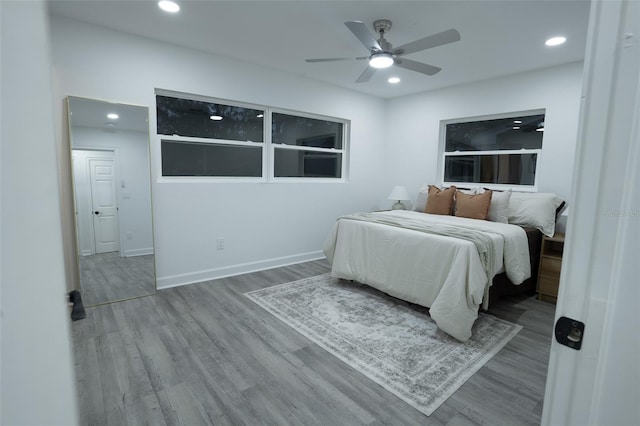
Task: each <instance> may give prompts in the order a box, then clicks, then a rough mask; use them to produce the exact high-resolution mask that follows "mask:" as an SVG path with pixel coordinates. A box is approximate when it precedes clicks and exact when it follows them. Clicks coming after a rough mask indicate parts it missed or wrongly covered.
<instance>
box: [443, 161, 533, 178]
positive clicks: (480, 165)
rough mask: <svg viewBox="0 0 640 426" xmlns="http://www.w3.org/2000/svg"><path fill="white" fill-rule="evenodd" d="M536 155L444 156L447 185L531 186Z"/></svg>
mask: <svg viewBox="0 0 640 426" xmlns="http://www.w3.org/2000/svg"><path fill="white" fill-rule="evenodd" d="M536 161H537V155H536V154H503V155H450V156H445V162H444V180H445V181H446V182H474V183H495V184H506V185H533V184H534V183H535V177H536Z"/></svg>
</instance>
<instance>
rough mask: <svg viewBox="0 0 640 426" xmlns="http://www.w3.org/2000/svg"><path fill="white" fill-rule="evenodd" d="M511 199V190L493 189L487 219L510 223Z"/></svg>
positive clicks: (482, 190)
mask: <svg viewBox="0 0 640 426" xmlns="http://www.w3.org/2000/svg"><path fill="white" fill-rule="evenodd" d="M483 192H484V189H482V188H480V189H479V190H478V191H477V193H478V194H482V193H483ZM510 200H511V190H510V189H508V190H506V191H493V194H491V204H489V213H488V214H487V220H490V221H492V222H500V223H509V201H510Z"/></svg>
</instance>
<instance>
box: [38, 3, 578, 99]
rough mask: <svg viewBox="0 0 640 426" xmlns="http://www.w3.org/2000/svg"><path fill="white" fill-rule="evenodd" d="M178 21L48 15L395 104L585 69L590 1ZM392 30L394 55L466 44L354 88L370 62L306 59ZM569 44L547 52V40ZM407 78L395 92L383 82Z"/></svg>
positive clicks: (121, 11)
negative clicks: (378, 25) (429, 72)
mask: <svg viewBox="0 0 640 426" xmlns="http://www.w3.org/2000/svg"><path fill="white" fill-rule="evenodd" d="M178 3H179V4H180V6H181V10H180V12H179V13H177V14H174V15H171V14H168V13H166V12H163V11H162V10H160V9H159V8H158V7H157V5H156V1H155V0H133V1H123V0H84V1H77V0H72V1H68V0H52V1H51V6H50V7H51V13H53V14H58V15H63V16H67V17H70V18H75V19H78V20H82V21H86V22H89V23H93V24H96V25H101V26H104V27H108V28H113V29H116V30H120V31H124V32H128V33H132V34H138V35H141V36H145V37H149V38H153V39H157V40H161V41H164V42H168V43H173V44H177V45H181V46H187V47H191V48H194V49H198V50H203V51H208V52H211V53H215V54H218V55H224V56H228V57H233V58H237V59H240V60H242V61H245V62H248V63H255V64H259V65H263V66H266V67H270V68H275V69H279V70H282V71H286V72H289V73H293V74H296V75H301V76H305V77H308V78H312V79H316V80H320V81H324V82H327V83H331V84H335V85H338V86H341V87H345V88H348V89H352V90H357V91H360V92H363V93H366V94H369V95H373V96H377V97H382V98H392V97H396V96H403V95H408V94H413V93H418V92H424V91H428V90H433V89H436V88H441V87H446V86H452V85H457V84H462V83H467V82H471V81H479V80H484V79H487V78H492V77H499V76H503V75H507V74H513V73H518V72H523V71H527V70H533V69H539V68H545V67H550V66H554V65H560V64H563V63H569V62H575V61H580V60H582V59H583V58H584V50H585V42H586V34H587V22H588V16H589V1H585V0H554V1H544V0H503V1H488V0H468V1H461V0H447V1H266V0H263V1H243V0H234V1H217V0H209V1H203V0H198V1H194V0H182V1H178ZM376 19H390V20H391V21H392V22H393V27H392V28H391V31H390V32H389V33H388V34H387V36H386V39H387V40H388V41H390V42H391V43H392V44H393V45H395V46H400V45H403V44H405V43H408V42H410V41H413V40H416V39H419V38H422V37H425V36H428V35H430V34H434V33H437V32H440V31H443V30H446V29H449V28H455V29H457V30H458V31H459V32H460V34H461V41H459V42H456V43H452V44H448V45H445V46H440V47H436V48H433V49H429V50H426V51H423V52H418V53H413V54H410V55H407V58H409V59H413V60H416V61H420V62H426V63H428V64H432V65H436V66H439V67H441V68H442V71H441V72H440V73H438V74H436V75H435V76H431V77H430V76H425V75H422V74H418V73H415V72H412V71H408V70H403V69H399V68H394V67H392V68H390V69H387V70H382V71H378V72H377V73H376V75H374V76H373V78H372V79H371V80H370V81H369V82H366V83H355V80H356V79H357V78H358V76H359V75H360V73H361V72H362V71H363V70H364V68H365V66H366V64H365V61H355V60H354V61H347V62H331V63H313V64H312V63H307V62H305V59H307V58H324V57H356V56H366V55H367V51H366V49H365V48H364V46H363V45H362V44H361V43H360V42H359V41H358V40H357V39H356V38H355V37H354V36H353V34H352V33H351V32H350V31H349V30H348V29H347V28H346V27H345V25H344V22H345V21H351V20H358V21H362V22H364V23H366V24H367V25H368V26H369V27H370V28H371V29H372V32H373V28H372V26H371V24H372V23H373V21H374V20H376ZM554 35H564V36H565V37H567V42H566V43H565V44H564V45H562V46H559V47H555V48H549V47H546V46H545V45H544V41H545V40H546V39H547V38H549V37H551V36H554ZM391 75H394V76H398V77H400V78H401V80H402V81H401V82H400V83H399V84H397V85H391V84H389V83H387V81H386V79H387V77H389V76H391Z"/></svg>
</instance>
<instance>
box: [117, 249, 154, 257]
mask: <svg viewBox="0 0 640 426" xmlns="http://www.w3.org/2000/svg"><path fill="white" fill-rule="evenodd" d="M147 254H153V247H148V248H141V249H132V250H125V251H124V257H133V256H145V255H147Z"/></svg>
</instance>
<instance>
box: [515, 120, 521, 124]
mask: <svg viewBox="0 0 640 426" xmlns="http://www.w3.org/2000/svg"><path fill="white" fill-rule="evenodd" d="M513 124H522V120H513Z"/></svg>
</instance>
